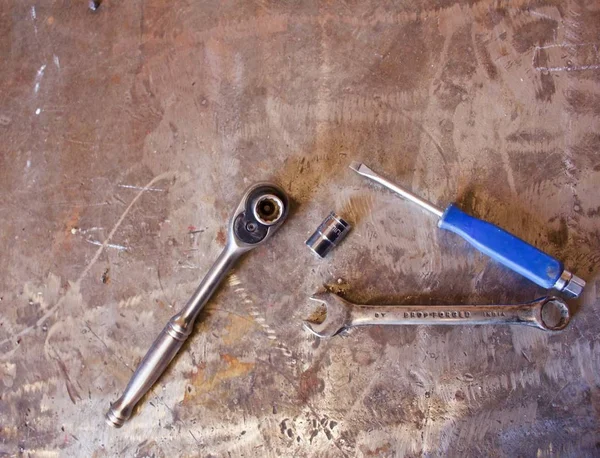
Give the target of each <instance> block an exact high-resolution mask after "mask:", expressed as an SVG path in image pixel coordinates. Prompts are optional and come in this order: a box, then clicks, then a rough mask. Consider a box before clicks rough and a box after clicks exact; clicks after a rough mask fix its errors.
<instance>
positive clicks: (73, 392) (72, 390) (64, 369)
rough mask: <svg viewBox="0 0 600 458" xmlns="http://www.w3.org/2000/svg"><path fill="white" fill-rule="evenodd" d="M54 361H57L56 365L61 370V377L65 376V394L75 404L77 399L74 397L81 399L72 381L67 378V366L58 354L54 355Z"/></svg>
mask: <svg viewBox="0 0 600 458" xmlns="http://www.w3.org/2000/svg"><path fill="white" fill-rule="evenodd" d="M56 362H57V363H58V367H60V371H61V372H62V375H63V377H64V378H65V385H66V387H67V394H68V395H69V398H70V399H71V402H72V403H73V404H77V401H76V400H75V398H77V399H79V400H80V401H81V396H80V394H79V393H78V392H77V390H76V389H75V387H74V386H73V382H71V379H70V378H69V373H68V372H67V367H66V366H65V363H64V362H63V361H62V360H61V359H60V358H59V357H58V356H57V357H56Z"/></svg>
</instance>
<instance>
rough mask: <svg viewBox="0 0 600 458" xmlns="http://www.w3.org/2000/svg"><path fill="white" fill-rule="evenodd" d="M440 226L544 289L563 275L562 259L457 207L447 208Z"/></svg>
mask: <svg viewBox="0 0 600 458" xmlns="http://www.w3.org/2000/svg"><path fill="white" fill-rule="evenodd" d="M438 226H439V227H440V228H441V229H446V230H448V231H452V232H454V233H455V234H458V235H460V236H461V237H462V238H463V239H465V240H466V241H467V242H469V243H470V244H471V245H473V246H474V247H475V248H477V249H478V250H479V251H481V252H482V253H484V254H486V255H488V256H489V257H490V258H492V259H494V260H495V261H497V262H499V263H500V264H503V265H504V266H506V267H508V268H509V269H511V270H513V271H515V272H517V273H519V274H521V275H522V276H524V277H525V278H527V279H529V280H531V281H532V282H534V283H536V284H537V285H539V286H542V287H543V288H546V289H550V288H552V287H553V286H554V285H555V284H556V282H557V280H558V279H559V278H560V276H561V274H562V273H563V270H564V267H563V264H562V262H560V261H559V260H557V259H555V258H553V257H552V256H550V255H549V254H546V253H544V252H543V251H541V250H539V249H537V248H536V247H534V246H532V245H530V244H529V243H527V242H525V241H524V240H522V239H520V238H519V237H516V236H514V235H512V234H510V233H508V232H506V231H505V230H504V229H501V228H499V227H498V226H495V225H494V224H491V223H488V222H487V221H483V220H480V219H478V218H474V217H473V216H470V215H468V214H467V213H465V212H463V211H462V210H460V209H459V208H458V207H457V206H456V205H454V204H452V205H450V206H448V208H447V209H446V211H445V212H444V214H443V215H442V217H441V218H440V221H439V223H438Z"/></svg>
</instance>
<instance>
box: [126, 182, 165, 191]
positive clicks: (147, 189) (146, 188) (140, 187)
mask: <svg viewBox="0 0 600 458" xmlns="http://www.w3.org/2000/svg"><path fill="white" fill-rule="evenodd" d="M119 188H127V189H138V190H143V191H158V192H165V191H166V189H162V188H148V187H142V186H133V185H131V184H120V185H119Z"/></svg>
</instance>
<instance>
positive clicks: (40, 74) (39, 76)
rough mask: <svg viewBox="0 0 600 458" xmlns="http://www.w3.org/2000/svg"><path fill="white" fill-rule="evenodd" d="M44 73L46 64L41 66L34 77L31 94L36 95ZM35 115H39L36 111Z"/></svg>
mask: <svg viewBox="0 0 600 458" xmlns="http://www.w3.org/2000/svg"><path fill="white" fill-rule="evenodd" d="M44 71H46V64H43V65H42V66H41V67H40V68H39V70H38V71H37V74H36V75H35V84H34V86H33V92H34V93H35V94H37V93H38V91H39V90H40V83H41V82H42V78H43V77H44ZM38 110H39V108H38ZM36 114H39V113H38V112H37V111H36Z"/></svg>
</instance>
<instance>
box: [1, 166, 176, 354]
mask: <svg viewBox="0 0 600 458" xmlns="http://www.w3.org/2000/svg"><path fill="white" fill-rule="evenodd" d="M173 176H174V172H165V173H161V174H160V175H157V176H155V177H154V178H153V179H152V180H150V182H148V184H147V185H146V186H144V188H149V187H151V186H153V185H154V184H155V183H157V182H158V181H161V180H164V179H167V178H171V177H173ZM144 192H145V189H142V190H140V192H138V193H137V194H136V196H135V197H134V198H133V199H132V200H131V202H130V203H129V205H128V206H127V208H126V209H125V211H124V212H123V213H122V214H121V216H120V217H119V219H118V220H117V222H116V223H115V225H114V226H113V228H112V230H111V231H110V233H109V234H108V237H106V240H104V242H103V243H102V245H101V246H99V247H98V249H97V250H96V253H95V254H94V256H93V257H92V259H91V260H90V262H89V263H88V264H87V265H86V266H85V268H84V269H83V271H82V272H81V273H80V274H79V276H78V277H77V280H75V286H79V285H80V284H81V282H82V280H83V279H84V278H85V277H87V274H88V273H89V272H90V270H91V269H92V267H94V265H95V264H96V262H98V259H100V256H101V255H102V252H103V251H104V249H105V248H106V247H107V246H108V244H109V243H110V241H111V240H112V238H113V237H114V235H115V234H116V232H117V231H118V230H119V227H121V224H123V221H124V220H125V218H126V217H127V215H128V214H129V212H130V211H131V209H132V208H133V206H134V205H135V204H136V203H137V201H138V200H140V198H141V197H142V195H143V194H144ZM65 297H66V293H63V295H62V296H61V297H60V299H58V301H56V304H54V306H52V307H50V308H49V309H48V311H46V313H44V314H43V315H42V316H41V317H40V318H39V319H38V320H37V321H36V322H35V324H34V325H32V326H27V327H26V328H24V329H23V330H21V331H19V332H18V333H16V334H13V335H12V336H10V337H7V338H6V339H4V340H1V341H0V346H2V345H5V344H6V343H8V342H16V341H17V340H18V339H20V338H21V337H23V336H25V335H27V334H29V333H31V332H32V331H33V330H35V329H37V328H38V327H40V326H41V325H42V324H44V323H45V322H46V320H47V319H48V318H50V317H51V316H52V315H53V314H54V312H56V311H57V310H58V309H59V308H60V307H61V306H62V304H63V303H64V301H65ZM18 348H20V347H19V345H16V346H15V347H13V349H12V350H10V351H7V352H5V353H4V354H3V355H0V361H4V360H7V359H8V358H10V357H11V356H12V355H13V353H14V352H15V351H17V349H18Z"/></svg>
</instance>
